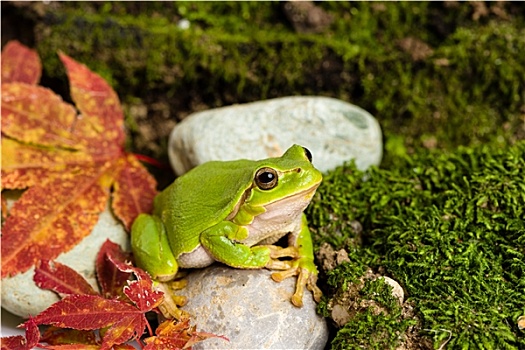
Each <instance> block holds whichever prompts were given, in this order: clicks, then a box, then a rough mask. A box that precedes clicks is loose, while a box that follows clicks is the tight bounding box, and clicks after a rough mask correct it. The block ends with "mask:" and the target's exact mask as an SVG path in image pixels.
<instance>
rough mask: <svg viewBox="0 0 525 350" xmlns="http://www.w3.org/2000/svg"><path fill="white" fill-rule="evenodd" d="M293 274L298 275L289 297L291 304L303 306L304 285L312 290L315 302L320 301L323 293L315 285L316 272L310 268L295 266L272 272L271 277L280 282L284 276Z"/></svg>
mask: <svg viewBox="0 0 525 350" xmlns="http://www.w3.org/2000/svg"><path fill="white" fill-rule="evenodd" d="M293 276H298V277H297V282H296V285H295V292H294V294H293V296H292V298H291V301H292V304H293V305H294V306H297V307H302V306H303V295H304V288H305V287H306V288H307V289H308V290H309V291H311V292H312V294H313V297H314V300H315V301H316V302H319V301H321V296H322V295H323V293H322V292H321V290H320V289H319V287H317V274H315V273H313V272H311V271H310V270H308V269H306V268H304V267H300V266H297V267H293V268H291V269H287V270H284V271H280V272H274V273H272V279H273V280H274V281H276V282H281V281H283V280H285V279H286V278H288V277H293Z"/></svg>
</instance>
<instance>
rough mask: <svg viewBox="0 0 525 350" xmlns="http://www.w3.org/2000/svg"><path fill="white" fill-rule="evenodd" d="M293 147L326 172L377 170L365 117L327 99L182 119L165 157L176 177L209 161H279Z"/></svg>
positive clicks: (376, 131)
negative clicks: (352, 166) (349, 167)
mask: <svg viewBox="0 0 525 350" xmlns="http://www.w3.org/2000/svg"><path fill="white" fill-rule="evenodd" d="M293 144H299V145H301V146H304V147H307V148H308V149H309V150H310V151H311V153H312V155H313V163H314V165H315V166H316V167H317V168H318V169H319V170H321V171H322V172H326V171H328V170H331V169H334V168H335V167H337V166H339V165H342V164H343V163H344V162H346V161H349V160H350V159H355V162H356V165H357V167H358V168H359V169H362V170H364V169H366V168H368V167H370V166H371V165H379V163H380V161H381V156H382V148H383V144H382V136H381V129H380V127H379V124H378V122H377V121H376V119H375V118H374V117H373V116H372V115H371V114H370V113H368V112H367V111H365V110H363V109H361V108H359V107H357V106H354V105H352V104H350V103H347V102H344V101H341V100H337V99H334V98H329V97H315V96H308V97H306V96H294V97H282V98H276V99H272V100H267V101H259V102H252V103H247V104H242V105H233V106H228V107H222V108H216V109H210V110H207V111H203V112H198V113H195V114H192V115H190V116H188V117H187V118H186V119H184V120H183V121H182V122H181V123H179V124H177V125H176V126H175V127H174V129H173V131H172V132H171V135H170V140H169V145H168V154H169V156H170V161H171V164H172V166H173V169H174V170H175V172H176V173H177V174H178V175H182V174H184V173H185V172H187V171H188V170H190V169H191V168H193V167H195V166H197V165H199V164H202V163H204V162H207V161H210V160H235V159H241V158H246V159H264V158H268V157H278V156H281V155H282V154H283V153H284V151H286V149H288V147H290V146H291V145H293Z"/></svg>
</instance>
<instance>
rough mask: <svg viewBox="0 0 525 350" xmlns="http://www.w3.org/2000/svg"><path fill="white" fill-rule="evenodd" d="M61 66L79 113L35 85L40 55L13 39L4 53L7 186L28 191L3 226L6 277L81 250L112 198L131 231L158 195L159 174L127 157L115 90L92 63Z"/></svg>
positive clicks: (67, 62)
mask: <svg viewBox="0 0 525 350" xmlns="http://www.w3.org/2000/svg"><path fill="white" fill-rule="evenodd" d="M60 59H61V60H62V62H63V63H64V65H65V67H66V70H67V74H68V77H69V83H70V90H71V97H72V99H73V101H74V102H75V105H76V108H77V109H78V110H79V111H80V114H78V113H77V109H75V107H74V106H72V105H70V104H68V103H65V102H64V101H62V99H61V98H60V97H59V96H58V95H56V94H55V93H53V92H52V91H51V90H49V89H46V88H44V87H41V86H38V85H36V83H37V82H38V79H39V76H40V70H41V65H40V60H39V59H38V55H37V54H36V52H34V51H32V50H30V49H28V48H26V47H24V46H23V45H21V44H19V43H16V42H13V43H8V44H7V45H6V46H5V48H4V51H3V52H2V77H3V78H4V80H3V82H2V188H3V189H20V188H27V191H25V192H24V193H23V195H22V197H21V198H20V199H19V200H18V201H16V203H15V204H14V205H13V207H12V209H11V210H10V211H9V215H8V216H7V218H6V220H5V223H4V225H3V227H2V248H1V249H2V278H3V277H6V276H12V275H15V274H17V273H20V272H24V271H26V270H28V269H29V268H30V267H31V266H33V265H34V264H35V263H36V262H37V261H39V260H41V259H44V258H45V259H54V258H56V257H57V256H58V255H59V254H60V253H62V252H65V251H68V250H70V249H71V248H72V247H74V246H75V245H76V244H78V243H79V242H80V241H81V240H82V239H83V238H84V237H85V236H86V235H88V234H89V233H90V232H91V230H92V228H93V226H94V225H95V223H96V222H97V221H98V217H99V214H100V213H101V212H102V211H103V210H104V208H105V207H106V204H107V202H108V199H109V198H110V196H111V197H112V199H113V200H112V202H111V205H112V209H113V212H114V213H115V214H116V215H117V217H118V218H120V220H122V222H123V223H124V225H125V227H126V228H128V229H129V227H130V226H131V223H132V222H133V220H134V219H135V217H136V216H137V215H138V214H139V213H142V212H149V211H150V210H151V207H152V201H153V197H154V196H155V194H156V190H155V187H156V183H155V180H154V179H153V177H152V176H151V175H150V174H149V173H148V172H147V171H146V169H145V168H144V167H143V166H142V165H141V164H140V163H139V161H138V160H137V159H136V157H135V156H134V155H131V154H128V153H126V152H125V151H124V150H123V146H124V139H125V134H124V127H123V125H124V115H123V112H122V108H121V106H120V102H119V100H118V97H117V95H116V93H115V91H113V89H112V88H111V87H110V86H109V85H108V84H107V83H106V82H105V81H104V79H102V78H101V77H100V76H98V75H97V74H95V73H93V72H91V71H90V70H89V69H88V68H87V67H86V66H84V65H82V64H80V63H78V62H76V61H75V60H73V59H72V58H70V57H68V56H67V55H65V54H60Z"/></svg>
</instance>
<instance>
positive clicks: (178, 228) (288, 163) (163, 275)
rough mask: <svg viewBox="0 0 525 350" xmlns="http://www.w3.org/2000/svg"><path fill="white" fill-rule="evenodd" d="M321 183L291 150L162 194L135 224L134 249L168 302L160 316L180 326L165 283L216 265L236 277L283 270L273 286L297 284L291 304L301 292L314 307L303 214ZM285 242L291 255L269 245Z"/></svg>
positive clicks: (220, 166)
mask: <svg viewBox="0 0 525 350" xmlns="http://www.w3.org/2000/svg"><path fill="white" fill-rule="evenodd" d="M321 181H322V175H321V172H320V171H319V170H317V169H316V168H315V167H314V166H313V165H312V158H311V154H310V152H309V151H308V150H307V149H306V148H303V147H301V146H298V145H294V146H292V147H290V148H289V149H288V150H287V151H286V152H285V153H284V154H283V155H282V156H281V157H277V158H268V159H263V160H258V161H253V160H246V159H242V160H236V161H212V162H207V163H204V164H202V165H199V166H197V167H196V168H194V169H192V170H190V171H189V172H188V173H186V174H184V175H183V176H181V177H179V178H177V179H176V180H175V181H174V182H173V184H171V185H170V186H169V187H167V188H166V189H165V190H164V191H163V192H161V193H159V194H158V195H157V197H155V200H154V209H153V214H152V215H148V214H141V215H139V216H138V217H137V219H136V220H135V222H134V223H133V226H132V230H131V246H132V250H133V253H134V256H135V260H136V263H137V265H138V266H139V267H141V268H142V269H144V270H146V271H148V272H149V273H150V274H151V275H152V277H153V278H154V279H155V280H157V281H159V282H161V283H159V284H158V286H159V289H161V290H163V291H164V292H168V293H167V294H165V295H170V296H171V297H166V298H165V300H164V302H163V304H162V305H161V307H160V309H161V311H162V312H163V314H164V315H165V316H167V317H176V318H181V317H182V315H183V313H182V311H181V310H180V309H178V306H181V305H183V304H184V301H185V299H184V298H182V297H177V296H172V294H173V293H170V287H169V286H168V284H167V283H162V282H167V281H171V280H173V279H174V278H175V276H176V274H177V271H178V269H179V268H201V267H205V266H208V265H210V264H212V263H213V262H215V261H219V262H221V263H224V264H226V265H229V266H232V267H235V268H241V269H261V268H267V269H270V270H280V271H279V272H274V273H273V274H272V279H273V280H275V281H277V282H280V281H282V280H284V279H285V278H288V277H291V276H298V277H297V283H296V288H295V293H294V294H293V296H292V297H291V301H292V303H293V304H294V305H295V306H297V307H301V306H302V305H303V301H302V299H303V292H304V288H305V287H306V288H307V289H308V290H310V291H312V293H313V297H314V299H315V300H316V301H317V302H319V300H320V297H321V291H320V289H319V288H318V287H317V285H316V282H317V268H316V266H315V265H314V261H313V260H314V257H313V247H312V239H311V237H310V231H309V229H308V226H307V222H306V219H305V215H304V214H303V211H304V209H305V208H306V207H307V206H308V204H309V203H310V200H311V199H312V197H313V195H314V193H315V191H316V189H317V187H318V186H319V184H320V183H321ZM285 235H289V237H288V247H286V248H282V247H279V246H276V245H273V244H274V243H276V242H277V241H278V240H279V239H280V238H281V237H284V236H285ZM282 258H285V259H282ZM180 287H181V285H179V288H180ZM171 288H173V284H172V286H171ZM175 289H177V287H175Z"/></svg>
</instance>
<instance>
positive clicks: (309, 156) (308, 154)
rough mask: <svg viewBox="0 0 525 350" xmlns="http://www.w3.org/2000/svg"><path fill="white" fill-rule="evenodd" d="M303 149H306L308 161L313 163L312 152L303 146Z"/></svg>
mask: <svg viewBox="0 0 525 350" xmlns="http://www.w3.org/2000/svg"><path fill="white" fill-rule="evenodd" d="M303 149H304V155H305V156H306V158H308V161H309V162H310V163H311V162H312V153H310V151H309V150H308V148H306V147H303Z"/></svg>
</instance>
